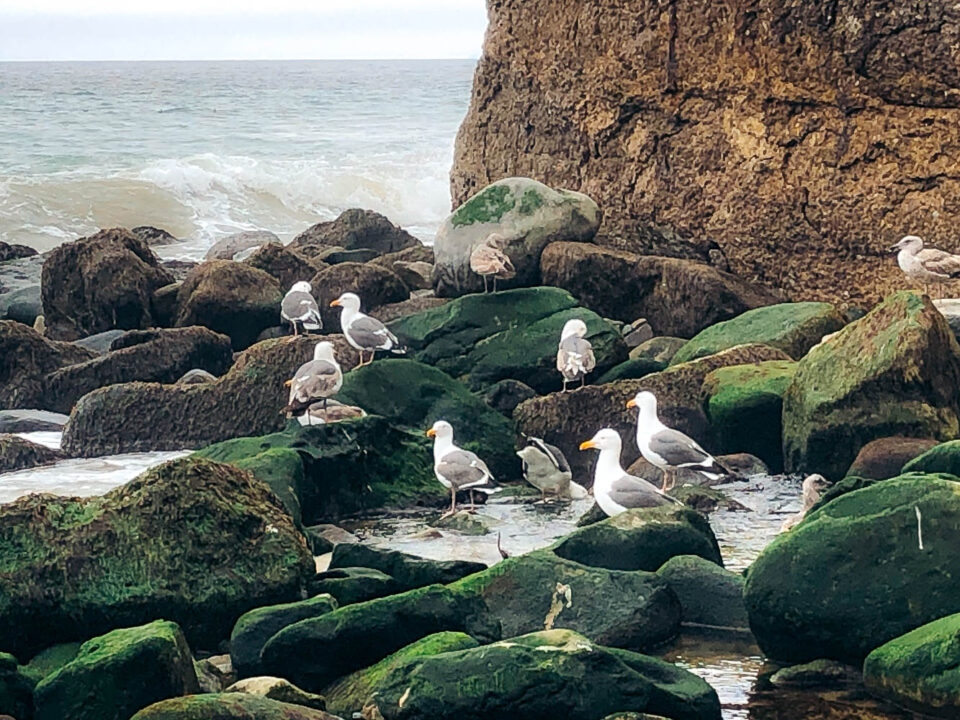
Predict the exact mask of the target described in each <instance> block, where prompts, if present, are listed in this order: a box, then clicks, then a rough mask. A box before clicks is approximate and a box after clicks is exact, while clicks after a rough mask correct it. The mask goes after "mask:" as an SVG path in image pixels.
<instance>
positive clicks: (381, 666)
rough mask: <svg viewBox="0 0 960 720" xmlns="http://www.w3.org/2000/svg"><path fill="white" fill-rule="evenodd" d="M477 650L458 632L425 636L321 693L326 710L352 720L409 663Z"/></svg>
mask: <svg viewBox="0 0 960 720" xmlns="http://www.w3.org/2000/svg"><path fill="white" fill-rule="evenodd" d="M479 646H480V643H478V642H477V641H476V640H474V639H473V638H472V637H470V636H469V635H467V634H466V633H462V632H440V633H434V634H433V635H427V636H426V637H425V638H422V639H420V640H417V641H416V642H414V643H411V644H410V645H407V646H406V647H405V648H402V649H401V650H397V652H395V653H393V654H392V655H390V656H388V657H385V658H384V659H383V660H381V661H380V662H378V663H377V664H376V665H372V666H370V667H368V668H364V669H363V670H357V671H356V672H354V673H351V674H350V675H347V676H346V677H343V678H340V679H339V680H337V681H336V682H334V683H333V684H332V685H330V686H329V687H327V689H326V691H325V695H326V698H327V707H328V709H329V710H330V712H333V713H336V714H337V715H341V716H342V717H352V715H353V713H355V712H360V711H361V710H362V709H363V708H364V707H365V706H366V705H368V704H369V703H370V702H371V701H374V700H375V698H376V694H377V692H378V688H379V687H380V685H381V684H382V683H383V682H384V680H385V679H386V678H387V677H389V676H390V675H391V674H392V673H394V672H395V671H396V670H397V669H398V668H400V667H403V665H404V664H406V663H407V662H409V661H410V660H413V659H415V658H421V657H426V656H428V655H439V654H440V653H446V652H454V651H456V650H466V649H469V648H475V647H479Z"/></svg>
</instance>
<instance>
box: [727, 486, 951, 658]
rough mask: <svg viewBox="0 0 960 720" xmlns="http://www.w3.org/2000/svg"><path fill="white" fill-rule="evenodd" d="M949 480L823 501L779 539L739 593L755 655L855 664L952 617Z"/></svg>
mask: <svg viewBox="0 0 960 720" xmlns="http://www.w3.org/2000/svg"><path fill="white" fill-rule="evenodd" d="M954 480H955V478H952V476H943V475H940V476H938V475H905V476H901V477H899V478H894V479H891V480H885V481H883V482H878V483H876V484H874V485H871V486H869V487H865V488H863V489H860V490H855V491H853V492H849V493H847V494H845V495H841V496H840V497H837V498H835V499H834V500H831V501H830V502H828V503H826V504H825V505H822V506H821V507H820V508H819V509H817V510H814V511H813V512H811V513H808V514H807V517H806V518H805V519H804V521H803V522H802V523H800V524H799V525H797V526H796V527H795V528H793V529H792V530H791V531H790V532H788V533H785V534H782V535H780V536H778V537H777V538H776V539H775V540H774V541H773V542H772V543H771V544H770V545H769V546H768V547H767V548H766V549H765V550H764V551H763V552H762V553H760V556H759V557H758V558H757V560H756V561H755V562H754V563H753V565H752V566H751V567H750V572H749V574H748V575H747V581H746V585H745V587H744V600H745V602H746V605H747V612H748V614H749V617H750V628H751V629H752V630H753V634H754V635H755V636H756V639H757V642H758V644H759V645H760V648H761V649H762V650H763V651H764V652H765V653H766V654H767V655H768V656H769V657H771V658H773V659H776V660H783V661H787V662H805V661H808V660H813V659H816V658H829V659H834V660H840V661H843V662H847V663H853V664H859V663H860V662H862V661H863V659H864V657H866V656H867V654H868V653H870V652H871V651H872V650H874V649H875V648H877V647H878V646H880V645H882V644H883V643H885V642H887V641H889V640H892V639H893V638H895V637H898V636H900V635H903V634H904V633H906V632H909V631H911V630H913V629H915V628H917V627H919V626H921V625H923V624H925V623H928V622H931V621H932V620H936V619H938V618H941V617H944V616H946V615H950V614H953V613H957V612H960V595H958V593H957V592H956V582H955V578H957V577H960V553H957V552H956V538H957V536H958V533H960V483H958V482H954ZM918 514H919V517H918ZM921 546H922V547H921Z"/></svg>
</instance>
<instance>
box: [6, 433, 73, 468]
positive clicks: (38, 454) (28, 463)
mask: <svg viewBox="0 0 960 720" xmlns="http://www.w3.org/2000/svg"><path fill="white" fill-rule="evenodd" d="M65 457H66V455H64V454H63V453H61V452H59V451H57V450H51V449H50V448H48V447H44V446H43V445H38V444H37V443H34V442H30V441H29V440H24V439H23V438H22V437H19V436H17V435H7V434H3V433H0V473H5V472H13V471H14V470H25V469H27V468H33V467H37V466H38V465H49V464H50V463H55V462H57V461H58V460H63V459H64V458H65Z"/></svg>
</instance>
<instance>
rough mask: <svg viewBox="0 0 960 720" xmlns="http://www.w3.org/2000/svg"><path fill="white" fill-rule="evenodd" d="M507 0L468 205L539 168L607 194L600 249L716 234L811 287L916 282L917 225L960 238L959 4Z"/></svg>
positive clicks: (466, 181) (790, 281)
mask: <svg viewBox="0 0 960 720" xmlns="http://www.w3.org/2000/svg"><path fill="white" fill-rule="evenodd" d="M488 5H489V14H490V26H489V29H488V32H487V38H486V44H485V48H484V54H483V57H482V59H481V60H480V64H479V66H478V69H477V73H476V78H475V82H474V90H473V97H472V103H471V107H470V111H469V113H468V115H467V118H466V120H465V121H464V124H463V126H462V128H461V130H460V134H459V137H458V140H457V149H456V158H455V163H454V168H453V173H452V188H453V198H454V205H455V206H456V205H459V204H460V203H462V202H463V201H464V200H465V199H466V198H467V197H469V196H470V195H471V194H473V193H474V192H476V191H477V190H479V189H480V188H482V187H484V186H485V185H486V184H487V183H489V182H491V181H495V180H497V179H499V178H502V177H507V176H513V175H525V176H530V177H533V178H536V179H538V180H540V181H542V182H545V183H547V184H549V185H551V186H559V187H567V188H570V189H573V190H579V191H581V192H583V193H586V194H588V195H590V196H591V197H592V198H594V199H595V200H597V202H598V203H599V204H600V207H601V210H602V211H603V213H604V222H603V226H602V227H601V237H600V238H599V240H598V241H599V242H601V243H604V244H609V245H612V246H615V247H621V248H626V249H631V250H644V251H653V252H657V253H662V254H674V255H676V254H695V255H700V256H705V255H707V254H708V253H707V249H708V248H709V243H710V241H714V242H716V243H718V244H719V245H720V247H721V248H722V249H723V251H724V253H725V254H726V256H727V259H728V260H729V262H730V266H731V270H732V271H733V272H736V273H738V274H740V275H743V276H745V277H747V278H750V279H756V280H760V281H762V282H766V283H768V284H770V285H772V286H774V287H778V288H781V289H783V290H785V291H786V293H787V295H788V296H790V297H792V298H794V299H801V298H802V299H830V300H843V299H848V298H853V299H858V298H861V297H866V298H869V299H875V298H877V297H878V296H879V295H881V294H886V292H888V291H889V290H890V289H892V288H896V287H902V286H904V284H905V282H906V281H904V280H903V279H902V278H901V276H900V273H899V271H898V270H897V268H896V263H895V262H894V260H893V258H892V257H891V256H890V255H889V254H888V253H887V252H886V249H887V248H888V247H889V246H890V245H891V244H892V243H893V242H895V241H896V240H897V239H899V237H900V236H902V235H904V234H906V233H907V232H912V233H916V234H920V235H922V236H924V237H925V238H926V239H927V240H928V241H929V242H932V243H934V244H937V245H939V246H940V247H943V248H944V249H949V250H954V251H955V250H958V249H960V247H958V243H960V240H958V239H956V232H955V228H956V226H957V223H958V220H960V169H958V159H960V112H958V111H957V108H958V107H960V63H958V61H960V49H958V47H960V45H958V39H960V37H958V36H960V9H958V6H956V5H955V4H954V3H950V2H946V1H945V0H904V2H900V3H892V2H887V1H884V0H826V1H824V2H817V3H813V2H808V1H807V0H488ZM652 227H659V228H661V229H665V232H664V233H656V232H651V228H652ZM678 236H679V237H681V238H686V239H688V240H690V241H691V243H690V245H689V246H687V247H686V249H685V247H684V246H685V244H684V243H682V242H678V241H677V237H678Z"/></svg>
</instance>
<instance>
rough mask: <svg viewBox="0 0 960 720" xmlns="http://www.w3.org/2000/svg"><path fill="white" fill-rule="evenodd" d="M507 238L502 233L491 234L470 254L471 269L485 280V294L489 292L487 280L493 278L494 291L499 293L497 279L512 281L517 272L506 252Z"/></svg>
mask: <svg viewBox="0 0 960 720" xmlns="http://www.w3.org/2000/svg"><path fill="white" fill-rule="evenodd" d="M506 245H507V238H506V237H505V236H503V235H501V234H500V233H491V234H490V235H488V236H487V239H486V240H484V241H483V243H482V244H480V245H478V246H477V247H476V248H474V250H473V252H472V253H470V269H471V270H473V272H475V273H476V274H477V275H479V276H481V277H482V278H483V292H487V278H488V277H491V276H492V277H493V291H494V292H496V291H497V278H500V279H501V280H510V279H511V278H514V277H516V275H517V270H516V268H515V267H514V266H513V262H511V260H510V256H509V255H507V253H506V252H504V247H506Z"/></svg>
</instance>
